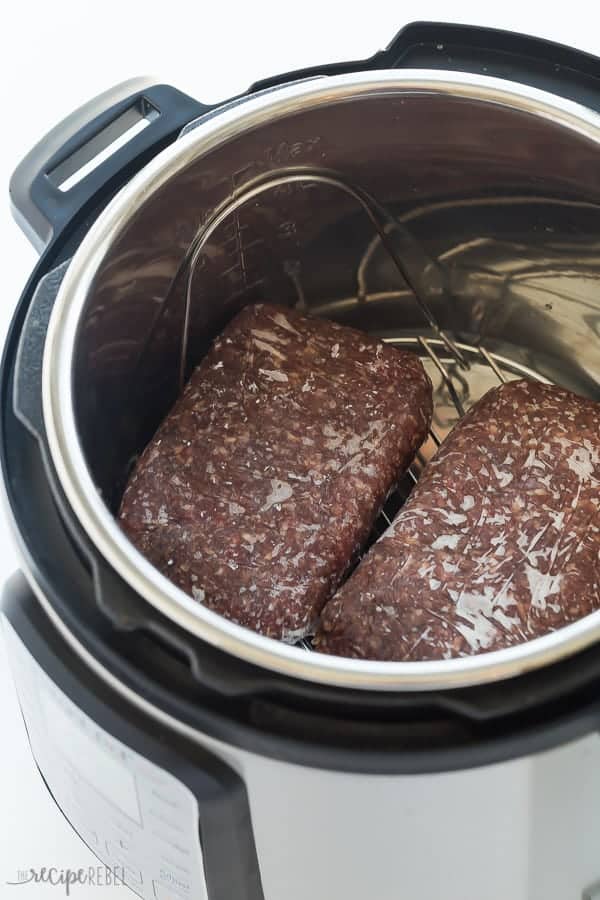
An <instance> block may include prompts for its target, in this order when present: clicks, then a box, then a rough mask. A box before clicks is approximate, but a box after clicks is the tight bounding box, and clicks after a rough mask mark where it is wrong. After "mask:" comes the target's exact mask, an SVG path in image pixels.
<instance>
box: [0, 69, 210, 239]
mask: <svg viewBox="0 0 600 900" xmlns="http://www.w3.org/2000/svg"><path fill="white" fill-rule="evenodd" d="M209 109H210V107H208V106H204V105H203V104H201V103H199V102H198V101H197V100H194V99H192V98H191V97H188V96H187V94H184V93H182V92H181V91H178V90H177V89H176V88H173V87H170V86H169V85H166V84H157V83H156V81H155V80H154V79H152V78H133V79H130V80H129V81H124V82H122V83H121V84H118V85H116V86H115V87H113V88H111V89H110V90H108V91H105V92H104V93H103V94H100V95H99V96H97V97H95V98H94V99H92V100H90V101H89V102H88V103H85V104H84V105H83V106H81V107H79V109H76V110H75V111H74V112H72V113H71V114H70V115H69V116H67V118H66V119H63V121H62V122H60V123H59V124H58V125H56V126H55V127H54V128H53V129H52V130H51V131H49V132H48V134H46V135H45V137H43V138H42V139H41V141H39V143H38V144H36V145H35V147H33V149H32V150H30V152H29V153H28V154H27V156H25V158H24V159H23V160H22V161H21V162H20V163H19V165H18V166H17V168H16V169H15V171H14V173H13V176H12V178H11V180H10V188H9V190H10V199H11V206H12V211H13V215H14V217H15V219H16V221H17V223H18V224H19V226H20V228H21V229H22V231H23V232H24V233H25V235H26V236H27V237H28V238H29V240H30V241H31V243H32V244H33V246H34V247H35V249H36V250H37V251H38V252H40V253H41V252H42V251H43V250H44V249H45V248H46V247H47V246H48V244H50V242H51V241H52V240H53V239H54V238H56V237H58V235H59V234H61V233H62V232H63V231H64V230H65V228H67V227H68V226H69V225H70V224H71V223H73V222H74V220H75V219H76V218H79V216H80V214H81V213H83V212H85V211H89V210H90V209H91V207H92V206H93V203H94V200H95V199H97V195H98V194H99V193H100V192H101V191H103V192H104V193H105V194H106V195H107V199H108V197H110V196H111V195H112V193H114V192H115V191H116V190H117V189H118V188H119V187H121V185H122V184H123V183H124V182H125V181H126V180H127V178H129V177H131V175H132V174H134V172H136V171H137V170H138V169H140V168H141V167H142V166H143V165H144V164H145V163H146V162H147V161H148V160H149V159H150V158H151V157H152V156H154V155H155V154H156V153H157V152H158V151H159V150H161V149H162V148H163V147H164V146H166V145H167V144H168V143H170V141H172V140H173V139H174V138H175V137H177V135H178V133H179V132H180V131H181V129H182V128H183V127H184V125H186V124H187V123H188V122H190V121H191V120H192V119H195V118H197V117H198V116H201V115H203V114H204V113H205V112H207V111H208V110H209Z"/></svg>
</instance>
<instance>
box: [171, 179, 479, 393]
mask: <svg viewBox="0 0 600 900" xmlns="http://www.w3.org/2000/svg"><path fill="white" fill-rule="evenodd" d="M311 185H325V186H326V187H328V188H334V189H336V190H339V191H342V192H343V193H344V194H347V195H349V196H350V197H352V198H353V199H354V200H355V201H356V202H357V204H358V205H359V206H360V208H361V209H362V211H363V212H364V213H365V214H366V215H367V216H368V218H369V220H370V222H371V224H372V225H373V227H374V228H375V230H376V231H377V234H378V236H379V240H380V241H381V246H382V247H383V248H384V249H385V251H386V252H387V253H388V255H389V257H390V259H391V260H392V262H393V264H394V266H395V267H396V269H397V270H398V272H399V273H400V275H401V276H402V278H403V279H404V280H405V281H406V282H407V284H409V285H410V287H411V289H412V292H413V295H414V297H415V300H416V301H417V303H418V305H419V307H420V309H421V311H422V313H423V315H424V317H425V320H426V321H427V324H428V325H429V326H430V328H431V329H432V330H433V332H434V333H435V334H436V335H438V336H439V338H440V339H441V340H442V341H443V343H444V344H445V346H446V347H447V348H448V350H450V352H451V353H452V355H453V356H454V357H455V359H456V360H457V361H458V362H459V363H461V365H464V366H466V367H468V363H467V362H466V360H465V357H464V356H463V355H462V353H461V351H460V350H459V349H458V347H457V346H456V343H455V342H454V340H453V339H452V338H451V337H450V336H449V335H448V334H446V333H445V332H444V331H443V330H442V329H441V328H440V327H439V325H438V323H437V321H436V319H435V316H434V315H433V313H432V311H431V308H430V301H431V302H435V301H436V300H437V301H438V303H439V302H448V297H447V293H446V288H445V284H444V282H445V276H444V273H443V270H442V269H441V267H440V266H439V264H438V262H437V260H434V259H432V258H430V257H428V256H427V254H426V253H425V252H424V251H423V250H422V249H421V248H420V246H419V243H418V241H415V240H414V238H413V237H412V235H411V234H410V232H409V230H408V228H407V227H406V226H405V225H402V224H401V223H400V222H398V221H396V220H394V219H393V217H392V216H391V214H390V213H389V211H388V210H387V209H385V207H384V206H383V205H382V204H381V203H379V202H378V201H377V200H376V198H375V197H372V196H371V195H370V194H368V193H367V192H366V191H364V190H363V189H362V188H361V187H360V185H357V184H348V183H346V182H345V181H343V180H342V179H340V178H338V177H337V176H336V175H333V174H331V173H328V172H326V171H324V170H317V169H314V170H306V171H301V172H298V171H296V170H294V169H282V170H281V171H279V172H276V173H275V174H273V175H271V176H269V177H268V178H266V179H262V180H260V181H259V182H258V183H257V184H249V185H247V186H246V187H245V189H244V190H243V191H242V192H241V193H238V194H237V196H235V197H233V198H231V199H230V200H228V201H227V202H226V203H224V204H223V205H222V206H221V207H220V208H219V209H217V210H216V211H215V212H214V213H213V215H212V216H211V217H210V219H209V220H208V221H206V222H204V223H203V224H202V225H201V226H200V228H199V229H198V231H197V233H196V235H195V236H194V239H193V241H192V242H191V244H190V246H189V248H188V251H187V253H186V256H185V259H184V262H183V265H182V267H181V268H180V270H179V272H178V273H177V275H176V277H175V279H174V280H173V284H175V283H176V280H177V279H178V278H181V277H182V275H183V277H184V278H185V311H184V315H183V327H182V337H181V351H180V363H179V384H178V387H179V390H183V386H184V384H185V382H186V380H187V378H186V375H187V373H188V351H189V331H190V322H191V316H192V303H193V300H194V297H193V291H192V288H193V284H194V276H195V274H196V270H197V268H198V263H199V260H200V259H201V257H202V254H203V252H204V250H205V248H206V245H207V243H208V241H209V240H210V239H211V237H212V236H213V235H214V233H215V232H216V231H217V230H218V228H219V226H220V225H222V224H223V223H224V222H226V221H227V220H228V219H229V218H230V217H231V216H233V217H234V219H235V223H236V238H237V249H238V252H239V257H240V267H241V269H242V270H243V273H244V276H245V273H246V252H247V248H246V247H244V245H243V243H242V241H241V228H240V224H239V211H240V210H241V209H242V208H243V207H244V206H245V205H246V204H247V203H250V202H251V201H252V200H256V199H257V198H259V197H263V195H265V194H267V192H269V193H270V192H272V191H275V190H276V189H277V188H281V187H289V186H302V187H307V186H311ZM294 230H295V226H294ZM283 268H284V271H287V272H288V274H289V273H290V263H289V261H287V260H285V261H284V262H283ZM297 268H299V266H298V265H297V264H296V266H295V267H294V266H292V267H291V270H292V271H294V272H295V274H296V278H297V271H296V270H297ZM409 273H410V274H409ZM295 284H296V287H297V290H298V294H299V299H300V302H301V305H302V306H304V296H303V293H302V291H301V288H300V287H299V279H298V281H297V282H296V281H295ZM170 300H171V288H170V289H169V291H168V292H167V296H166V298H165V302H164V304H163V310H162V311H163V312H164V311H166V310H167V309H168V306H169V301H170ZM423 347H424V348H425V349H426V350H427V352H428V353H429V350H428V348H427V344H426V343H423ZM450 389H452V384H451V382H450ZM458 402H460V401H458Z"/></svg>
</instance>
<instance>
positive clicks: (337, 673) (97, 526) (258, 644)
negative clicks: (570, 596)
mask: <svg viewBox="0 0 600 900" xmlns="http://www.w3.org/2000/svg"><path fill="white" fill-rule="evenodd" d="M407 92H410V93H429V94H431V93H435V94H441V95H446V96H452V97H461V98H464V99H470V100H477V101H480V102H487V103H492V104H498V105H501V106H503V107H507V108H509V109H512V110H514V111H515V112H524V113H528V114H530V115H535V116H538V117H539V118H543V119H546V120H548V121H550V122H553V123H555V124H558V125H560V126H562V127H564V128H565V129H567V130H569V131H571V132H573V133H574V134H578V135H579V136H581V137H584V138H587V139H588V140H591V141H593V142H594V143H596V144H600V115H598V114H597V113H595V112H593V111H592V110H589V109H587V108H586V107H583V106H580V105H579V104H576V103H573V102H572V101H569V100H565V99H563V98H561V97H558V96H555V95H553V94H549V93H547V92H544V91H539V90H536V89H533V88H530V87H528V86H524V85H520V84H517V83H513V82H508V81H503V80H500V79H496V78H490V77H487V76H474V75H470V74H464V73H458V72H444V71H437V70H436V71H429V70H404V71H402V72H398V71H378V72H367V73H358V74H356V73H353V74H350V75H341V76H335V77H323V78H317V79H312V80H310V81H307V82H299V83H294V84H292V85H289V86H288V87H284V88H280V89H278V90H276V91H272V92H271V91H269V92H267V93H266V94H262V95H258V96H256V97H254V98H250V99H248V100H247V101H245V102H244V103H243V104H240V105H239V106H235V107H233V108H229V109H225V110H224V111H223V112H222V113H221V114H219V115H217V116H214V117H211V118H210V119H209V120H208V121H206V122H203V123H201V124H200V125H198V126H197V127H195V128H194V129H193V130H191V131H189V132H188V133H187V134H186V135H184V136H183V137H182V138H180V139H179V140H178V141H175V142H174V143H173V144H171V145H170V146H169V147H167V148H166V149H165V150H163V151H162V152H161V153H160V154H158V155H157V156H156V157H155V158H154V159H153V160H152V161H151V162H150V163H148V165H147V166H145V168H144V169H142V170H141V171H140V172H139V173H138V174H137V175H136V176H134V178H133V179H132V180H131V181H130V182H129V183H128V184H127V185H126V186H125V187H124V188H123V189H122V190H121V191H120V192H119V193H118V194H117V196H116V197H115V198H114V199H113V200H112V201H111V202H110V203H109V204H108V206H107V207H106V209H105V210H104V211H103V212H102V213H101V214H100V216H99V217H98V219H97V220H96V222H95V223H94V224H93V225H92V227H91V228H90V231H89V232H88V234H87V235H86V237H85V238H84V240H83V241H82V243H81V245H80V247H79V248H78V250H77V251H76V253H75V255H74V257H73V259H72V261H71V264H70V265H69V267H68V269H67V272H66V275H65V277H64V280H63V282H62V285H61V287H60V290H59V292H58V296H57V300H56V303H55V305H54V309H53V312H52V316H51V319H50V324H49V328H48V334H47V338H46V344H45V348H44V359H43V375H42V406H43V416H44V424H45V428H46V435H47V440H48V445H49V449H50V454H51V457H52V462H53V464H54V467H55V470H56V473H57V475H58V478H59V480H60V483H61V486H62V488H63V490H64V492H65V495H66V497H67V500H68V502H69V503H70V505H71V507H72V509H73V511H74V513H75V515H76V517H77V519H78V520H79V523H80V524H81V526H82V527H83V528H84V530H85V531H86V533H87V535H88V536H89V538H90V540H91V541H92V543H93V544H94V546H95V547H96V548H97V549H98V551H99V552H100V553H101V555H102V556H103V557H104V559H105V560H106V561H107V562H108V563H109V564H110V565H111V566H112V567H113V568H114V569H115V570H116V571H117V572H118V573H119V575H120V576H121V577H122V578H123V579H124V580H125V581H126V582H127V583H128V584H129V585H130V587H131V588H133V589H134V590H135V591H136V592H137V593H138V594H139V595H140V596H141V597H143V598H144V599H145V600H146V601H147V602H149V603H150V604H151V605H152V606H154V607H155V608H156V609H157V610H158V611H159V612H160V613H162V614H163V615H165V616H166V617H167V618H168V619H170V620H171V621H174V622H176V623H177V624H178V625H180V626H181V627H182V628H184V629H185V630H186V631H188V632H190V633H191V634H193V635H196V636H197V637H198V638H200V639H202V640H205V641H207V642H208V643H210V644H211V645H213V646H215V647H217V648H219V649H220V650H223V651H225V652H227V653H230V654H232V655H233V656H236V657H238V658H240V659H243V660H245V661H247V662H249V663H252V664H254V665H257V666H260V667H262V668H266V669H270V670H272V671H276V672H279V673H281V674H284V675H287V676H291V677H295V678H300V679H304V680H310V681H314V682H319V683H324V684H329V685H334V686H339V687H346V688H354V689H364V690H386V691H399V690H406V691H428V690H440V689H452V688H458V687H468V686H472V685H476V684H486V683H490V682H493V681H499V680H502V679H506V678H510V677H514V676H517V675H520V674H523V673H524V672H527V671H531V670H534V669H538V668H541V667H542V666H545V665H548V664H550V663H552V662H556V661H558V660H559V659H563V658H565V657H568V656H571V655H573V654H575V653H577V652H578V651H580V650H583V649H584V648H586V647H589V646H590V645H591V644H593V643H594V642H595V641H597V640H598V639H599V638H600V610H598V611H596V612H593V613H591V614H589V615H588V616H586V617H584V618H582V619H580V620H578V621H577V622H573V623H571V624H570V625H567V626H564V627H563V628H561V629H559V630H557V631H555V632H551V633H550V634H547V635H544V636H543V637H539V638H536V639H534V640H532V641H529V642H526V643H523V644H519V645H517V646H515V647H510V648H507V649H504V650H499V651H494V652H491V653H483V654H479V655H475V656H470V657H459V658H453V659H449V660H439V661H437V660H436V661H425V662H376V661H370V660H357V659H348V658H342V657H333V656H325V655H323V654H320V653H308V652H306V651H305V650H302V649H300V648H297V647H293V646H289V645H286V644H283V643H281V642H279V641H276V640H274V639H272V638H267V637H263V636H262V635H259V634H256V633H255V632H253V631H250V630H249V629H246V628H244V627H242V626H240V625H236V624H235V623H233V622H231V621H229V620H228V619H226V618H224V617H223V616H221V615H219V614H218V613H215V612H212V611H211V610H209V609H207V608H206V607H204V606H202V605H201V604H199V603H198V602H197V601H195V600H193V599H192V598H191V597H188V595H187V594H185V593H184V592H183V591H182V590H181V589H180V588H178V587H176V586H175V585H174V584H173V583H172V582H170V581H169V580H168V579H167V578H166V577H165V576H164V575H162V574H161V573H160V572H159V571H158V570H157V569H155V568H154V566H153V565H152V564H151V563H150V562H148V560H146V559H145V557H143V556H142V554H141V553H140V552H139V551H138V550H136V548H135V547H134V546H133V544H132V543H130V541H129V540H128V538H127V537H126V536H125V534H124V533H123V532H122V531H121V529H120V527H119V526H118V524H117V522H116V521H115V519H114V517H113V515H112V513H111V512H110V510H109V509H108V507H107V506H106V505H105V504H104V502H103V501H102V499H101V497H100V496H99V493H98V491H97V489H96V487H95V485H94V482H93V480H92V477H91V474H90V472H89V470H88V467H87V463H86V461H85V457H84V453H83V449H82V446H81V443H80V440H79V437H78V432H77V425H76V418H75V407H74V390H73V383H72V371H73V364H74V358H75V347H76V340H77V332H78V325H79V321H80V317H81V315H82V313H83V310H84V308H85V304H86V300H87V297H88V293H89V291H90V289H91V287H92V284H93V281H94V278H95V275H96V273H97V271H98V269H99V267H100V266H101V264H102V262H103V261H104V259H105V258H106V255H107V253H108V252H109V251H110V248H111V246H112V244H113V242H114V241H115V239H116V238H117V236H118V235H119V234H120V233H121V232H122V230H123V229H124V228H125V227H126V226H127V224H128V222H129V219H130V218H131V216H132V215H133V214H134V213H136V212H137V211H138V210H139V207H140V205H141V204H142V203H143V202H144V201H145V200H147V199H148V198H149V196H151V195H152V194H153V193H154V192H155V191H157V190H158V189H159V188H160V187H161V186H162V185H163V184H164V183H165V182H166V181H167V180H168V179H169V178H170V177H172V176H173V175H175V174H176V173H177V171H179V170H180V169H181V168H183V167H185V166H186V165H188V164H189V163H191V162H192V161H194V160H195V159H197V157H198V155H199V154H205V153H207V152H209V151H212V150H214V149H215V148H217V147H219V146H221V145H223V144H224V143H226V142H227V141H228V140H229V139H230V138H232V137H234V136H235V137H238V136H239V135H240V134H242V133H244V132H246V131H249V130H253V129H255V128H257V127H259V126H260V125H261V124H265V123H267V122H269V121H272V120H273V119H274V118H277V117H286V116H289V115H292V114H294V113H297V112H299V111H301V110H304V109H307V108H309V107H311V106H315V105H317V104H323V103H327V104H329V103H338V102H341V101H345V100H351V99H355V98H358V97H365V96H368V95H372V96H382V95H385V94H392V95H394V94H397V93H403V94H404V93H407Z"/></svg>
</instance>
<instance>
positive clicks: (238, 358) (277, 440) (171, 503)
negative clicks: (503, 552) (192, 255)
mask: <svg viewBox="0 0 600 900" xmlns="http://www.w3.org/2000/svg"><path fill="white" fill-rule="evenodd" d="M431 394H432V389H431V383H430V381H429V378H428V377H427V375H426V374H425V371H424V369H423V367H422V365H421V363H420V362H419V360H418V358H417V357H416V356H414V355H412V354H410V353H407V352H401V351H398V350H395V349H394V348H393V347H390V346H386V345H385V344H383V343H381V342H380V341H377V340H374V339H372V338H370V337H368V336H367V335H365V334H362V333H360V332H358V331H354V330H352V329H349V328H344V327H342V326H340V325H336V324H334V323H332V322H328V321H325V320H322V319H316V318H315V319H311V318H307V317H305V316H302V315H299V314H298V313H296V312H293V311H291V310H288V309H285V308H278V307H276V306H267V305H257V306H252V307H247V308H246V309H244V310H243V311H242V312H241V313H240V314H239V315H238V316H237V317H236V318H235V319H234V320H233V321H232V322H231V323H230V324H229V325H228V327H227V328H226V329H225V331H224V332H223V334H222V335H221V336H220V337H219V338H217V340H216V341H215V342H214V344H213V346H212V348H211V349H210V351H209V353H208V354H207V356H206V357H205V358H204V359H203V360H202V362H201V363H200V365H199V366H198V368H197V369H196V370H195V372H194V373H193V375H192V377H191V378H190V381H189V382H188V384H187V386H186V388H185V390H184V392H183V394H182V396H181V397H180V398H179V400H178V401H177V403H176V405H175V407H174V408H173V410H172V411H171V412H170V414H169V415H168V416H167V418H166V419H165V421H164V422H163V423H162V425H161V426H160V428H159V429H158V431H157V433H156V435H155V437H154V438H153V440H152V441H151V443H150V444H149V445H148V447H147V448H146V450H145V451H144V453H143V454H142V456H141V458H140V459H139V461H138V463H137V465H136V467H135V469H134V471H133V474H132V476H131V478H130V481H129V484H128V486H127V489H126V491H125V494H124V497H123V501H122V505H121V510H120V521H121V525H122V527H123V529H124V530H125V532H126V533H127V534H128V535H129V537H130V539H131V540H132V541H133V543H134V544H136V545H137V547H138V549H139V550H140V551H141V552H142V553H144V554H145V556H147V557H148V559H149V560H150V561H151V562H152V563H153V564H154V565H155V566H156V567H157V568H158V569H160V571H161V572H163V573H164V574H165V575H166V576H167V577H168V578H170V579H171V580H172V581H173V582H174V583H175V584H176V585H178V586H179V587H180V588H182V589H183V590H184V591H186V592H188V593H189V594H191V595H192V596H193V597H195V598H196V599H197V600H198V601H199V602H201V603H204V604H205V605H206V606H207V607H209V608H210V609H213V610H216V611H217V612H219V613H222V614H223V615H225V616H227V617H229V618H230V619H233V620H234V621H235V622H238V623H239V624H241V625H246V626H247V627H249V628H253V629H254V630H255V631H258V632H260V633H262V634H265V635H269V636H271V637H277V638H282V639H284V640H294V639H296V638H297V637H300V636H302V635H304V634H307V633H309V632H310V631H311V630H312V629H314V625H315V620H316V618H317V617H318V614H319V613H320V611H321V608H322V606H323V604H324V603H325V601H326V600H327V599H328V598H329V597H330V596H331V594H332V593H333V592H334V590H335V589H336V587H337V586H338V584H339V583H340V581H341V579H342V577H343V576H344V574H345V572H346V571H347V569H348V566H349V565H350V563H351V562H352V560H353V558H354V557H355V556H356V554H357V552H358V551H359V549H360V548H361V546H362V545H363V543H364V541H365V539H366V538H367V536H368V534H369V531H370V529H371V527H372V525H373V521H374V518H375V517H376V515H377V513H378V511H379V509H380V507H381V504H382V503H383V501H384V500H385V497H386V495H387V494H388V492H389V491H390V489H391V488H392V487H393V486H394V484H395V483H396V481H397V480H398V478H399V477H400V475H401V474H402V473H403V472H404V471H405V469H406V468H407V466H408V465H409V464H410V462H411V460H412V458H413V456H414V453H415V451H416V450H417V448H418V447H419V445H420V444H421V443H422V442H423V440H424V439H425V437H426V435H427V431H428V428H429V425H430V419H431V407H432V397H431Z"/></svg>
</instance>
